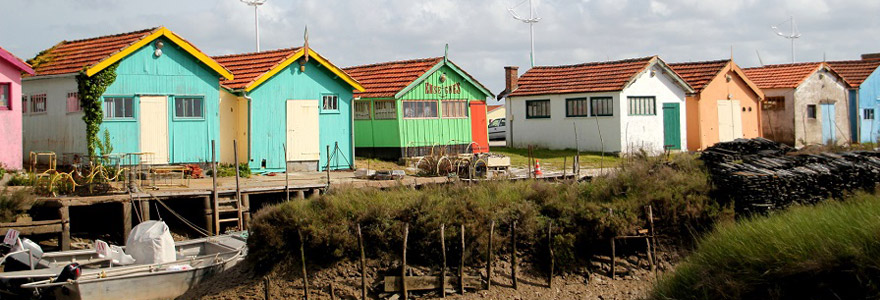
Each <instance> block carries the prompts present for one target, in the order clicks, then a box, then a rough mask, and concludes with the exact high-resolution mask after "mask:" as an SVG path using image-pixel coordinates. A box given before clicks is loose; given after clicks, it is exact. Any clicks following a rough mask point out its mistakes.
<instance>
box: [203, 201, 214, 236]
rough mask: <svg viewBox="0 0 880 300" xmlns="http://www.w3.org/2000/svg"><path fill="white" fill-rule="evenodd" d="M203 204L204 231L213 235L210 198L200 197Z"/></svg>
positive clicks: (212, 213) (212, 210) (212, 214)
mask: <svg viewBox="0 0 880 300" xmlns="http://www.w3.org/2000/svg"><path fill="white" fill-rule="evenodd" d="M202 200H203V204H204V207H205V229H206V230H208V234H213V233H214V209H213V206H211V196H205V197H202Z"/></svg>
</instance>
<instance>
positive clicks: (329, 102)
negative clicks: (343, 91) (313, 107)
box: [321, 95, 339, 110]
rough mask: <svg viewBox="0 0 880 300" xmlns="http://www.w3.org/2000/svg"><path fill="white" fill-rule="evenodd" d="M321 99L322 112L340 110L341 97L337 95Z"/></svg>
mask: <svg viewBox="0 0 880 300" xmlns="http://www.w3.org/2000/svg"><path fill="white" fill-rule="evenodd" d="M321 99H323V101H321V103H323V105H322V106H321V110H339V97H337V96H336V95H323V96H322V97H321Z"/></svg>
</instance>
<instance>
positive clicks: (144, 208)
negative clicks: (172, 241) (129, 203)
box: [138, 199, 150, 222]
mask: <svg viewBox="0 0 880 300" xmlns="http://www.w3.org/2000/svg"><path fill="white" fill-rule="evenodd" d="M138 207H139V210H140V213H141V222H145V221H149V220H150V200H149V199H142V200H140V201H138Z"/></svg>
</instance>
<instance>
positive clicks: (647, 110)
mask: <svg viewBox="0 0 880 300" xmlns="http://www.w3.org/2000/svg"><path fill="white" fill-rule="evenodd" d="M627 99H629V115H630V116H654V115H657V99H656V98H654V97H653V96H651V97H627Z"/></svg>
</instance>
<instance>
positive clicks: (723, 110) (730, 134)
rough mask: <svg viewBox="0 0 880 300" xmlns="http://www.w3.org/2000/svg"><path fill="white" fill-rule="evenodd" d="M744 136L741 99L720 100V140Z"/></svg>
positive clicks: (725, 140)
mask: <svg viewBox="0 0 880 300" xmlns="http://www.w3.org/2000/svg"><path fill="white" fill-rule="evenodd" d="M742 136H743V134H742V113H741V112H740V106H739V100H718V141H720V142H728V141H732V140H734V139H737V138H741V137H742Z"/></svg>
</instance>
